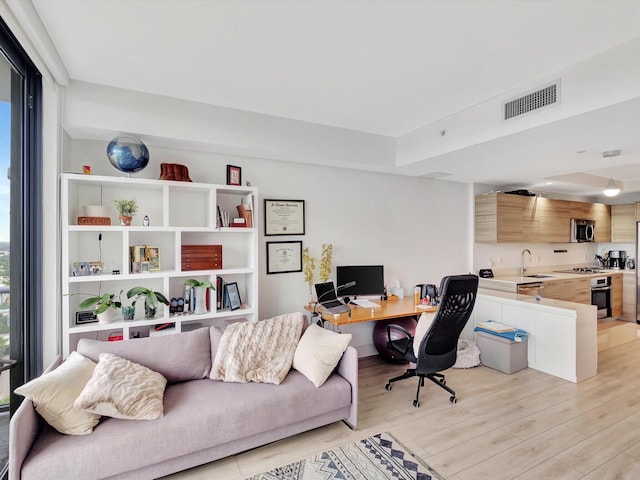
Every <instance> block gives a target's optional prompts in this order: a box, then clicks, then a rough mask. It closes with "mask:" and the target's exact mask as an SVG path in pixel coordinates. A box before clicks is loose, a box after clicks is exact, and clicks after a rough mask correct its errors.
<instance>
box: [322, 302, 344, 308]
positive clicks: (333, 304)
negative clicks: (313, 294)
mask: <svg viewBox="0 0 640 480" xmlns="http://www.w3.org/2000/svg"><path fill="white" fill-rule="evenodd" d="M320 305H322V306H323V307H324V308H333V307H339V306H340V305H344V304H343V303H342V302H341V301H340V300H329V301H328V302H321V303H320Z"/></svg>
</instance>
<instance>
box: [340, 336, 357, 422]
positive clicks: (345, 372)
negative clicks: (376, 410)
mask: <svg viewBox="0 0 640 480" xmlns="http://www.w3.org/2000/svg"><path fill="white" fill-rule="evenodd" d="M336 369H337V372H338V374H339V375H340V376H341V377H343V378H344V379H345V380H346V381H347V382H349V383H350V384H351V409H350V411H349V418H348V419H347V420H345V422H346V423H347V424H348V425H349V426H350V427H351V428H352V429H353V430H355V429H356V427H357V426H358V351H357V350H356V349H355V348H354V347H352V346H351V345H349V346H348V347H347V349H346V350H345V352H344V353H343V354H342V358H341V359H340V362H338V366H337V367H336Z"/></svg>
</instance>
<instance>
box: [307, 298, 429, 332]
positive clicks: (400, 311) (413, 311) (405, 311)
mask: <svg viewBox="0 0 640 480" xmlns="http://www.w3.org/2000/svg"><path fill="white" fill-rule="evenodd" d="M372 302H373V303H377V304H379V305H380V308H374V309H371V308H367V307H359V306H358V305H353V304H349V308H350V309H351V317H349V315H348V314H347V313H341V314H340V315H333V314H332V313H323V312H322V307H320V308H319V309H318V313H320V314H322V319H323V320H326V321H327V322H329V323H332V324H333V325H335V326H337V327H340V326H342V325H353V324H355V323H362V322H377V321H380V320H391V319H394V318H402V317H415V316H419V315H420V314H421V313H422V312H435V311H436V307H429V308H428V309H424V308H418V307H416V306H415V305H414V304H413V297H405V298H401V299H398V300H372ZM304 308H305V310H307V311H309V312H313V305H307V306H305V307H304Z"/></svg>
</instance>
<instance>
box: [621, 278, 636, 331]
mask: <svg viewBox="0 0 640 480" xmlns="http://www.w3.org/2000/svg"><path fill="white" fill-rule="evenodd" d="M622 319H623V320H629V321H631V322H635V321H636V271H635V270H632V271H630V272H628V273H623V274H622Z"/></svg>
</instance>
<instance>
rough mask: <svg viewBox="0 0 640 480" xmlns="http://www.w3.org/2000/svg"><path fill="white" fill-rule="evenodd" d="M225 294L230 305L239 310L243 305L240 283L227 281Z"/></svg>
mask: <svg viewBox="0 0 640 480" xmlns="http://www.w3.org/2000/svg"><path fill="white" fill-rule="evenodd" d="M224 294H225V295H226V296H227V298H228V299H229V307H231V310H237V309H239V308H240V307H241V306H242V301H241V300H240V291H239V290H238V284H237V283H236V282H232V283H225V285H224Z"/></svg>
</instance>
